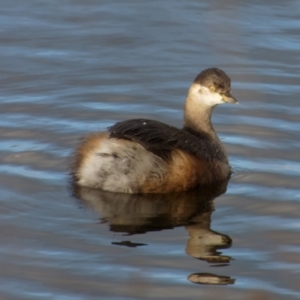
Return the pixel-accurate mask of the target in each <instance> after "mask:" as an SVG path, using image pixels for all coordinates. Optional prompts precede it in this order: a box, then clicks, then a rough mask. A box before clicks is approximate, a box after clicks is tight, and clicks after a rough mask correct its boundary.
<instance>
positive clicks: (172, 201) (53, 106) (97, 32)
mask: <svg viewBox="0 0 300 300" xmlns="http://www.w3.org/2000/svg"><path fill="white" fill-rule="evenodd" d="M0 8H1V12H2V17H1V21H0V23H1V26H0V42H1V43H0V60H1V72H0V87H1V95H0V160H1V164H0V192H1V193H0V195H1V196H0V203H1V206H0V207H1V209H0V225H1V228H2V230H1V232H0V240H1V243H0V253H1V255H0V279H1V280H0V298H1V299H30V300H32V299H64V300H65V299H70V300H73V299H74V300H77V299H199V298H201V299H202V298H203V299H219V298H220V295H222V297H223V299H257V298H258V297H260V299H300V287H299V280H300V272H299V269H300V268H299V263H300V239H299V234H300V221H299V220H300V210H299V202H300V187H299V177H300V159H299V153H300V142H299V140H300V109H299V92H300V85H299V78H300V71H299V62H300V57H299V48H300V42H299V33H300V2H298V1H295V0H294V1H292V0H289V1H285V2H280V1H265V2H263V3H262V2H259V1H252V2H249V3H238V2H236V1H227V2H226V3H225V2H220V1H214V0H213V1H202V2H201V3H200V2H199V1H198V2H197V1H195V0H188V1H184V2H176V3H175V2H174V3H173V2H170V1H166V0H160V1H158V0H157V1H151V2H146V1H134V0H128V1H114V2H113V3H110V2H105V1H92V0H89V1H84V2H80V1H75V0H70V1H65V2H63V3H62V2H61V1H60V2H59V1H55V0H54V1H42V2H41V1H36V0H29V1H26V2H24V1H20V0H18V1H13V2H12V1H2V2H1V3H0ZM212 66H216V67H219V68H222V69H224V70H225V71H226V72H227V73H228V74H229V75H230V77H231V79H232V92H233V95H234V96H235V97H236V98H237V99H238V101H239V103H240V104H239V105H235V106H233V105H232V106H231V105H224V106H221V107H218V108H216V109H215V112H214V115H213V123H214V125H215V129H216V131H217V132H218V134H219V136H220V138H221V140H222V142H223V143H224V144H225V147H226V149H227V152H228V155H229V159H230V162H231V165H232V167H233V170H234V174H233V176H232V178H231V180H230V182H229V184H228V186H227V191H226V193H224V194H222V191H223V192H224V189H222V187H218V188H219V190H218V189H217V190H215V191H213V192H212V191H210V192H208V193H207V194H205V195H204V193H203V194H200V195H194V194H192V195H191V194H188V195H183V196H176V197H173V198H172V197H166V198H153V199H152V198H151V199H149V198H147V197H142V196H140V197H128V196H123V197H121V196H118V197H117V196H113V195H107V194H106V193H101V192H99V193H97V192H91V191H88V190H85V189H83V190H77V191H74V190H73V191H72V188H71V186H70V183H69V177H68V172H69V167H70V164H71V156H72V153H73V151H74V149H75V147H76V145H77V144H78V142H79V141H80V138H81V137H82V136H83V135H85V134H87V133H90V132H94V131H97V130H105V129H106V128H107V127H108V126H110V125H112V124H113V123H114V122H116V121H119V120H124V119H128V118H136V117H143V118H144V117H145V118H151V119H156V120H160V121H163V122H166V123H169V124H172V125H175V126H177V127H180V126H181V125H182V108H183V102H184V100H185V96H186V93H187V89H188V87H189V85H190V83H191V82H192V80H193V79H194V78H195V76H196V75H197V74H198V73H199V72H200V71H201V70H203V69H205V68H207V67H212ZM197 199H198V200H199V199H200V200H199V201H200V204H199V203H198V202H199V201H198V202H197V201H196V200H197ZM201 199H202V200H201ZM201 203H202V204H201ZM208 274H209V275H208ZM212 283H214V284H212Z"/></svg>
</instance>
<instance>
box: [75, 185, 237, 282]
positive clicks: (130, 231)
mask: <svg viewBox="0 0 300 300" xmlns="http://www.w3.org/2000/svg"><path fill="white" fill-rule="evenodd" d="M227 183H228V181H226V182H222V183H218V184H215V185H213V186H209V187H205V188H203V187H202V188H199V189H197V190H192V191H188V192H185V193H174V194H121V193H111V192H105V191H102V190H97V189H90V188H86V187H81V186H77V185H74V186H73V195H74V196H75V197H76V198H77V199H79V200H80V203H81V204H83V205H85V206H87V207H89V208H92V209H93V210H95V211H96V212H97V213H98V214H99V215H100V216H101V222H102V223H108V224H109V226H110V230H111V231H113V232H122V233H124V234H126V235H128V236H129V235H134V234H140V233H146V232H149V231H160V230H165V229H172V228H174V227H179V226H185V228H186V230H187V231H188V234H189V238H188V240H187V245H186V249H185V251H186V253H187V254H188V255H189V256H192V257H194V258H196V259H199V260H205V261H207V262H208V263H211V264H214V265H215V266H223V265H228V264H229V263H230V260H231V257H230V256H225V255H222V252H221V251H220V249H226V248H229V247H231V244H232V240H231V238H230V237H229V236H228V235H225V234H222V233H219V232H216V231H213V230H211V229H210V224H211V214H212V212H213V211H214V203H213V201H214V199H215V198H216V197H217V196H219V195H221V194H223V193H224V192H225V191H226V187H227ZM112 244H114V245H119V246H126V247H139V246H145V245H146V244H142V243H134V242H132V241H130V240H129V239H128V238H126V240H123V241H120V242H113V243H112ZM188 280H190V281H191V282H194V283H200V284H218V285H224V284H233V283H234V281H235V280H234V279H232V278H230V277H228V276H219V275H216V274H211V273H195V274H191V275H190V276H189V277H188Z"/></svg>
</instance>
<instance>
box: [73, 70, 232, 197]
mask: <svg viewBox="0 0 300 300" xmlns="http://www.w3.org/2000/svg"><path fill="white" fill-rule="evenodd" d="M230 89H231V86H230V78H229V77H228V76H227V75H226V73H225V72H224V71H222V70H220V69H217V68H210V69H206V70H204V71H202V72H201V73H200V74H199V75H198V76H197V77H196V78H195V80H194V81H193V83H192V85H191V86H190V88H189V91H188V95H187V98H186V102H185V107H184V127H183V128H182V129H178V128H176V127H173V126H170V125H167V124H164V123H161V122H158V121H154V120H147V119H133V120H128V121H123V122H119V123H116V124H115V125H114V126H112V127H110V128H109V129H108V131H107V132H98V133H93V134H90V135H88V136H87V137H86V138H85V139H84V141H83V142H82V143H81V144H80V145H79V147H78V149H77V151H76V152H75V155H74V162H73V172H72V174H73V178H74V181H75V183H76V184H79V185H81V186H86V187H90V188H100V189H102V190H106V191H111V192H120V193H170V192H181V191H186V190H189V189H192V188H195V187H197V186H201V185H209V184H211V183H214V182H218V181H222V180H226V179H227V178H229V176H230V173H231V169H230V166H229V162H228V159H227V155H226V152H225V149H224V147H223V145H222V143H221V141H220V140H219V138H218V136H217V134H216V133H215V131H214V129H213V126H212V124H211V115H212V111H213V108H214V107H215V106H216V105H218V104H221V103H224V102H229V103H238V102H237V101H236V99H235V98H234V97H233V96H232V95H231V93H230Z"/></svg>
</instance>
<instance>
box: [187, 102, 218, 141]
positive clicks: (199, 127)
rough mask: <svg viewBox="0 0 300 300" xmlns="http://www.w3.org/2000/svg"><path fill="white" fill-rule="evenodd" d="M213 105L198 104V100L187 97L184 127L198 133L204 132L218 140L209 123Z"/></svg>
mask: <svg viewBox="0 0 300 300" xmlns="http://www.w3.org/2000/svg"><path fill="white" fill-rule="evenodd" d="M213 108H214V107H213V106H208V105H205V104H199V101H197V100H195V99H193V98H192V97H189V96H188V97H187V100H186V102H185V109H184V127H186V128H190V129H192V130H193V131H195V132H198V133H203V132H204V133H206V134H207V135H209V136H210V137H211V138H214V139H217V140H219V138H218V136H217V134H216V132H215V130H214V128H213V126H212V123H211V116H212V111H213Z"/></svg>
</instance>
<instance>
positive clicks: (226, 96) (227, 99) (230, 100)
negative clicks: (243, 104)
mask: <svg viewBox="0 0 300 300" xmlns="http://www.w3.org/2000/svg"><path fill="white" fill-rule="evenodd" d="M221 96H222V98H223V100H224V102H228V103H234V104H239V103H238V102H237V100H236V99H235V98H234V97H233V96H232V95H231V93H230V92H229V91H228V92H225V93H223V94H221Z"/></svg>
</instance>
